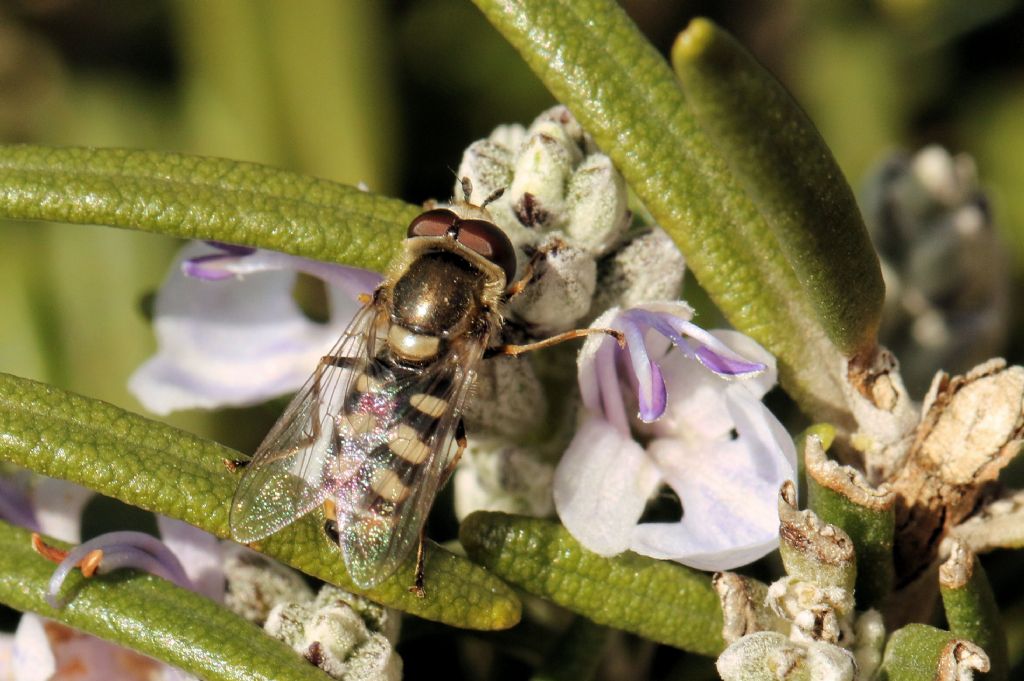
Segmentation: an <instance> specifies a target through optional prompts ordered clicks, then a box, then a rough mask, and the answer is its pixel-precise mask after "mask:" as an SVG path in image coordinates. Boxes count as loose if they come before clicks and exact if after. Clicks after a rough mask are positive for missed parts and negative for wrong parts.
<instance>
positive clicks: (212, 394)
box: [128, 243, 378, 414]
mask: <svg viewBox="0 0 1024 681" xmlns="http://www.w3.org/2000/svg"><path fill="white" fill-rule="evenodd" d="M211 250H215V249H212V247H210V246H207V245H205V244H198V243H193V244H189V245H188V246H186V247H185V248H184V249H183V251H182V253H181V254H180V255H179V260H178V264H177V265H176V266H174V267H173V268H172V272H171V275H170V276H169V277H168V279H167V281H166V282H165V283H164V286H163V287H162V288H161V290H160V293H159V295H158V297H157V301H156V306H155V310H154V313H155V314H154V322H153V326H154V330H155V332H156V336H157V345H158V352H157V354H156V355H155V356H154V357H152V358H151V359H150V360H148V361H147V362H146V363H144V364H143V365H142V366H141V367H140V368H139V369H138V370H137V371H136V372H135V374H133V375H132V377H131V379H130V380H129V383H128V387H129V389H130V390H131V391H132V393H133V394H135V396H136V397H138V399H139V401H140V402H142V404H143V405H144V406H145V407H146V408H147V409H149V410H150V411H153V412H155V413H159V414H167V413H170V412H171V411H175V410H179V409H189V408H205V409H212V408H217V407H224V406H246V405H251V404H258V403H260V402H263V401H265V400H267V399H270V398H273V397H277V396H280V395H283V394H286V393H289V392H292V391H294V390H296V389H298V388H299V387H300V386H301V385H302V384H303V383H304V382H305V380H306V379H307V378H308V377H309V375H310V374H311V373H312V371H313V369H314V368H315V367H316V364H317V362H318V361H319V359H320V357H321V356H322V355H323V354H324V353H325V352H327V351H328V350H329V349H330V348H331V347H332V346H333V345H334V343H335V342H336V341H337V339H338V338H339V336H340V335H341V333H342V331H344V329H345V327H346V326H347V325H348V322H349V321H350V320H351V318H352V316H353V315H354V314H355V312H356V310H357V309H358V308H359V303H358V302H357V300H356V299H355V298H354V297H353V296H354V295H355V294H357V293H369V292H371V291H372V286H367V287H365V288H363V285H364V284H369V283H370V282H371V281H373V280H374V277H376V276H378V275H373V274H372V273H367V272H366V271H365V270H360V271H354V272H349V273H347V274H339V272H338V269H339V268H337V267H336V266H330V265H326V264H324V263H312V264H310V261H303V260H302V259H301V258H295V257H293V256H286V255H284V254H281V253H271V252H268V251H257V252H256V253H253V254H251V255H248V256H239V257H237V258H234V264H233V265H232V268H233V273H234V274H236V275H238V276H243V275H244V276H243V278H238V277H234V278H231V279H226V280H224V281H201V280H197V279H192V278H189V277H187V276H185V275H184V274H182V273H181V271H180V267H181V263H182V262H183V261H185V260H188V259H190V258H194V257H199V256H202V255H206V254H209V253H210V252H211ZM303 263H306V264H303ZM300 265H301V267H302V269H303V271H307V270H308V271H316V272H319V273H323V274H326V273H327V271H328V270H330V271H331V272H333V275H332V281H333V282H337V283H339V284H342V285H343V286H332V287H330V288H329V289H328V295H329V298H330V306H331V319H330V321H329V323H327V324H320V323H317V322H314V321H312V320H310V319H308V318H306V316H305V315H304V314H303V313H302V311H301V310H300V309H299V306H298V305H297V304H296V302H295V301H294V300H293V298H292V287H293V285H294V283H295V277H296V269H297V268H299V267H300ZM286 266H287V267H290V268H291V269H288V270H282V269H276V270H275V269H274V268H275V267H276V268H281V267H286ZM341 269H344V268H341ZM357 289H361V290H357Z"/></svg>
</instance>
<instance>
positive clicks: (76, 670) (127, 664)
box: [14, 613, 164, 681]
mask: <svg viewBox="0 0 1024 681" xmlns="http://www.w3.org/2000/svg"><path fill="white" fill-rule="evenodd" d="M15 639H16V642H15V652H14V663H15V664H14V678H15V679H17V681H49V680H53V679H57V680H64V679H74V681H115V680H116V681H152V679H154V678H157V675H158V674H159V672H160V670H161V668H162V667H163V666H164V665H162V664H161V663H160V662H157V661H156V660H153V659H151V658H148V657H145V656H144V655H141V654H139V653H136V652H133V651H131V650H126V649H125V648H122V647H120V646H118V645H116V644H113V643H108V642H107V641H104V640H101V639H98V638H96V637H94V636H90V635H88V634H83V633H82V632H80V631H76V630H74V629H71V628H70V627H67V626H64V625H63V624H60V623H58V622H53V621H51V620H46V619H43V618H41V617H39V616H38V615H33V614H31V613H27V614H25V615H22V618H21V622H20V623H19V625H18V632H17V634H15Z"/></svg>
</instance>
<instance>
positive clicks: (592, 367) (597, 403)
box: [576, 308, 618, 412]
mask: <svg viewBox="0 0 1024 681" xmlns="http://www.w3.org/2000/svg"><path fill="white" fill-rule="evenodd" d="M617 313H618V308H612V309H611V310H607V311H606V312H604V314H602V315H601V316H600V317H598V318H597V319H595V320H594V323H593V324H591V326H592V327H593V328H606V327H607V326H608V325H609V324H611V323H612V320H613V319H614V318H615V315H616V314H617ZM607 341H611V339H610V338H605V337H604V336H603V335H602V334H597V333H592V334H590V335H588V336H587V338H586V340H584V341H583V347H582V348H580V352H579V355H577V356H576V373H577V376H578V381H579V385H580V396H581V397H582V398H583V404H584V405H585V406H586V407H587V409H590V410H591V411H593V412H600V411H601V388H600V385H599V383H598V372H597V363H598V354H599V351H600V350H601V348H603V347H605V346H606V344H607Z"/></svg>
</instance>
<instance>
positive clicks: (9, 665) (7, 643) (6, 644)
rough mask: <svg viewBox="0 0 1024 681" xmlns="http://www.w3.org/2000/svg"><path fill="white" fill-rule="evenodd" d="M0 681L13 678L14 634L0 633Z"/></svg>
mask: <svg viewBox="0 0 1024 681" xmlns="http://www.w3.org/2000/svg"><path fill="white" fill-rule="evenodd" d="M0 681H16V680H15V678H14V634H6V633H0Z"/></svg>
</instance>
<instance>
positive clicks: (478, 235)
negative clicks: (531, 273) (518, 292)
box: [459, 220, 516, 283]
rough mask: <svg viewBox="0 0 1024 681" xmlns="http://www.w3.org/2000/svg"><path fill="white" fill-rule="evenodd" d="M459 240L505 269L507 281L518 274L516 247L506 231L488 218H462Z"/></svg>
mask: <svg viewBox="0 0 1024 681" xmlns="http://www.w3.org/2000/svg"><path fill="white" fill-rule="evenodd" d="M459 242H460V243H461V244H463V245H465V246H467V247H468V248H470V249H471V250H473V251H476V252H477V253H479V254H480V255H482V256H484V257H485V258H487V259H488V260H490V261H491V262H493V263H494V264H495V265H497V266H498V267H500V268H501V269H503V270H504V271H505V282H506V283H510V282H511V281H512V280H513V279H514V278H515V276H516V249H515V246H513V245H512V242H511V241H510V240H509V238H508V235H506V234H505V232H503V231H501V230H500V229H498V227H497V225H495V224H494V223H492V222H487V221H486V220H460V221H459Z"/></svg>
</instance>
